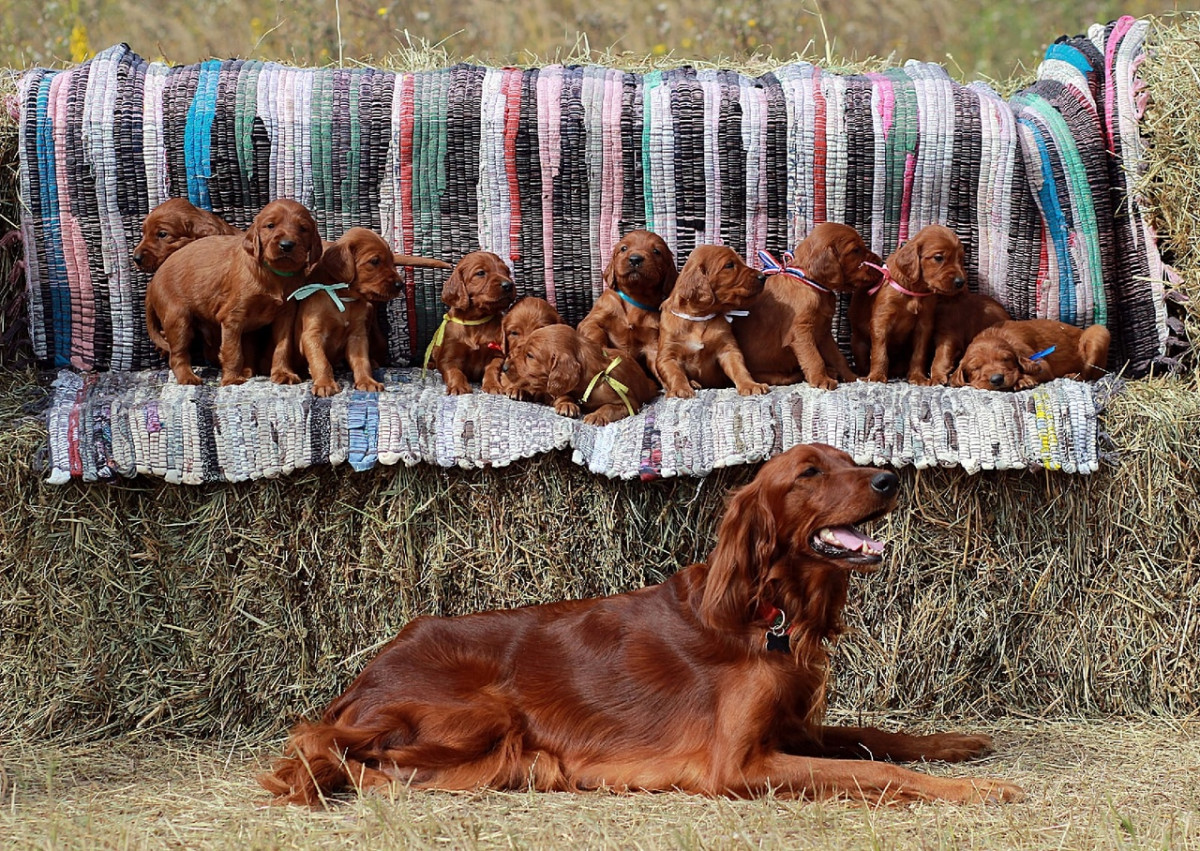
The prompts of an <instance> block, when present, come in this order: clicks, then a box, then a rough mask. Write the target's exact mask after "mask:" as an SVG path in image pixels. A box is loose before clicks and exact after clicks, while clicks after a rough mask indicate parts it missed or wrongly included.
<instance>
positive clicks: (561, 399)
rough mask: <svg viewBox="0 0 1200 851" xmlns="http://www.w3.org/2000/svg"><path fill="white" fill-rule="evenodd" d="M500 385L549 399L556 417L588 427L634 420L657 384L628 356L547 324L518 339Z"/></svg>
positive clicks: (568, 326)
mask: <svg viewBox="0 0 1200 851" xmlns="http://www.w3.org/2000/svg"><path fill="white" fill-rule="evenodd" d="M501 381H502V382H503V384H504V386H505V388H506V389H507V390H510V391H514V392H518V393H523V394H525V395H526V396H528V397H530V398H534V399H540V398H549V399H551V400H552V404H553V405H554V410H555V412H556V413H558V414H561V415H562V416H564V417H577V416H579V413H580V411H586V412H587V414H586V415H585V416H584V418H583V421H584V422H585V423H587V424H588V425H606V424H608V423H611V422H616V421H617V420H619V419H623V418H624V417H627V416H633V415H634V414H636V413H637V412H638V410H639V409H640V408H641V407H642V405H643V404H645V403H646V402H648V401H649V400H650V399H653V398H654V397H655V396H657V395H658V385H656V384H655V383H654V381H653V380H652V379H651V378H650V376H649V375H647V374H646V371H645V370H644V369H642V368H641V367H640V366H638V364H637V361H635V360H633V359H632V358H631V357H629V355H628V354H627V353H623V352H621V351H620V350H617V349H605V348H603V347H602V346H601V345H600V344H599V343H596V342H593V341H592V340H589V339H587V338H586V337H584V336H583V335H582V334H581V333H579V332H578V331H577V330H575V329H574V328H572V327H571V326H570V325H546V326H544V327H542V328H538V329H536V330H535V331H533V332H532V333H530V334H528V335H527V336H524V337H521V338H519V339H517V340H516V341H515V342H514V343H513V345H512V348H511V349H510V350H509V353H508V356H507V357H506V358H505V359H504V367H503V369H502V370H501Z"/></svg>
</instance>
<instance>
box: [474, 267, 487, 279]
mask: <svg viewBox="0 0 1200 851" xmlns="http://www.w3.org/2000/svg"><path fill="white" fill-rule="evenodd" d="M486 275H487V270H486V269H480V270H479V271H478V272H476V273H475V277H476V278H482V277H485V276H486Z"/></svg>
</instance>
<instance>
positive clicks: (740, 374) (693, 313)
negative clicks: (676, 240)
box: [656, 245, 769, 399]
mask: <svg viewBox="0 0 1200 851" xmlns="http://www.w3.org/2000/svg"><path fill="white" fill-rule="evenodd" d="M765 281H766V276H765V275H763V273H762V272H759V271H758V270H757V269H752V268H750V267H749V266H747V265H746V261H745V260H743V259H742V258H741V255H739V254H738V253H737V252H736V251H734V250H733V249H732V248H727V247H726V246H724V245H698V246H696V248H695V250H694V251H692V253H691V256H690V257H688V260H687V263H685V264H684V265H683V269H681V270H680V272H679V280H678V281H676V282H675V289H674V290H673V291H672V292H671V295H670V296H669V297H668V298H667V300H666V301H664V302H663V305H662V315H661V316H660V318H659V331H658V359H657V361H656V363H657V365H658V377H659V379H660V380H661V381H662V384H663V387H664V388H665V389H666V395H667V396H673V397H675V398H680V399H690V398H691V397H692V396H695V395H696V394H695V390H696V388H701V387H728V386H729V383H730V382H731V381H732V383H733V385H734V386H735V387H736V388H737V391H738V393H740V394H741V395H743V396H748V395H751V394H757V393H766V392H767V390H768V389H769V388H768V387H767V385H766V384H763V383H761V382H759V381H755V380H754V378H753V377H752V376H751V375H750V371H749V370H748V369H746V362H745V359H744V358H743V357H742V350H741V348H739V347H738V342H737V338H736V337H734V335H733V329H731V328H730V327H729V325H730V323H731V322H736V321H738V319H737V317H739V316H745V315H747V310H746V309H747V308H748V307H749V306H750V305H751V304H753V303H754V300H755V299H756V298H757V297H758V295H759V293H761V292H762V290H763V284H764V282H765Z"/></svg>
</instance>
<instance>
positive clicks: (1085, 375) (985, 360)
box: [950, 319, 1112, 390]
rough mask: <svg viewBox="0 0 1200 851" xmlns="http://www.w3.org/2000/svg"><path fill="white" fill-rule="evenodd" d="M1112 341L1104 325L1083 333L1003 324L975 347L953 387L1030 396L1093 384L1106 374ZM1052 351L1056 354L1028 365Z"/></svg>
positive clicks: (1029, 323) (1034, 322)
mask: <svg viewBox="0 0 1200 851" xmlns="http://www.w3.org/2000/svg"><path fill="white" fill-rule="evenodd" d="M1111 341H1112V337H1111V335H1110V334H1109V332H1108V329H1107V328H1105V327H1104V326H1103V325H1092V326H1090V327H1088V328H1084V329H1080V328H1076V327H1075V326H1074V325H1068V324H1067V323H1065V322H1058V321H1056V320H1053V319H1024V320H1019V321H1018V320H1009V321H1007V322H1001V323H999V324H997V325H993V326H992V327H990V328H985V329H984V330H983V331H981V332H980V333H979V335H978V336H977V337H976V338H975V339H974V340H972V341H971V345H969V346H967V351H966V353H965V354H964V355H963V358H962V362H961V363H959V365H958V369H957V370H955V372H954V375H953V376H951V380H950V383H951V384H953V385H954V386H955V387H963V386H971V387H977V388H979V389H981V390H1028V389H1029V388H1030V387H1036V386H1037V385H1038V384H1044V383H1045V382H1047V381H1052V380H1053V379H1055V378H1077V379H1079V380H1081V381H1092V380H1094V379H1097V378H1099V377H1100V376H1102V375H1103V374H1104V365H1105V363H1106V362H1107V361H1108V347H1109V344H1110V343H1111ZM1051 346H1053V347H1054V351H1053V352H1050V353H1049V354H1046V355H1044V356H1042V357H1040V358H1038V359H1037V360H1031V359H1030V358H1031V356H1032V355H1036V354H1038V353H1039V352H1044V351H1045V350H1046V349H1048V348H1050V347H1051Z"/></svg>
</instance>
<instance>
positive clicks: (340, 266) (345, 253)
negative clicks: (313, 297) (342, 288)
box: [312, 242, 358, 284]
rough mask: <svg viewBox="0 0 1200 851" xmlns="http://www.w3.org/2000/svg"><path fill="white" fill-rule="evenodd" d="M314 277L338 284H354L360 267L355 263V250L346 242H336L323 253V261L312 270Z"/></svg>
mask: <svg viewBox="0 0 1200 851" xmlns="http://www.w3.org/2000/svg"><path fill="white" fill-rule="evenodd" d="M312 277H314V278H321V279H322V280H325V281H328V282H332V283H337V284H352V283H354V279H355V278H357V277H358V266H357V264H356V263H355V262H354V249H353V248H351V247H350V246H349V245H348V244H346V243H344V242H335V243H334V244H333V245H331V246H329V248H328V249H327V250H325V251H324V252H322V254H321V259H320V261H319V262H318V263H317V265H316V266H315V267H314V268H313V270H312Z"/></svg>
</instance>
